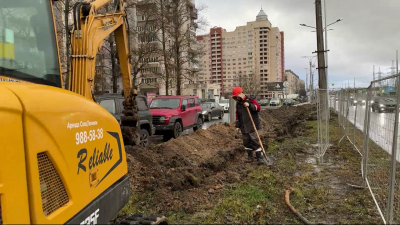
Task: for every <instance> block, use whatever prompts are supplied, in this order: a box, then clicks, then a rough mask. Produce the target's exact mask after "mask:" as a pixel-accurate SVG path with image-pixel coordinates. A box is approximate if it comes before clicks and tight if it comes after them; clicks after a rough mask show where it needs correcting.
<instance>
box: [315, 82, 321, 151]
mask: <svg viewBox="0 0 400 225" xmlns="http://www.w3.org/2000/svg"><path fill="white" fill-rule="evenodd" d="M315 94H316V95H317V96H316V100H317V132H318V134H317V137H318V158H320V157H321V152H322V150H321V148H322V140H321V102H320V100H321V96H319V95H320V89H316V90H315Z"/></svg>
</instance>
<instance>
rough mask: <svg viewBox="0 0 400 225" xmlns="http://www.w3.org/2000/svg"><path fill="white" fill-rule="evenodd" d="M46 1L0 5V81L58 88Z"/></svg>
mask: <svg viewBox="0 0 400 225" xmlns="http://www.w3.org/2000/svg"><path fill="white" fill-rule="evenodd" d="M52 18H53V17H52V10H51V2H50V1H48V0H31V1H24V0H2V1H1V3H0V78H1V80H2V81H11V82H30V83H37V84H44V85H49V86H54V87H59V88H61V87H62V80H61V76H60V66H59V65H60V63H59V57H58V51H57V49H58V48H57V41H56V38H55V30H54V22H53V19H52Z"/></svg>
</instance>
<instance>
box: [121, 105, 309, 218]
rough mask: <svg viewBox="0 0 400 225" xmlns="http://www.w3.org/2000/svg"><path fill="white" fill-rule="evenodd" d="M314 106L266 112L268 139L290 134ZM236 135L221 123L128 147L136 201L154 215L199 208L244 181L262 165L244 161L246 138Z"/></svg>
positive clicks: (264, 121) (263, 118)
mask: <svg viewBox="0 0 400 225" xmlns="http://www.w3.org/2000/svg"><path fill="white" fill-rule="evenodd" d="M311 107H312V106H299V107H281V108H280V109H276V110H267V111H263V112H261V113H260V118H261V121H262V125H263V131H262V132H261V133H260V136H261V137H262V140H263V142H267V139H268V138H276V137H278V136H280V135H284V134H287V133H290V130H291V128H292V127H293V126H295V125H296V124H297V123H298V122H299V121H302V120H304V119H305V117H306V116H307V114H309V113H310V112H311V110H312V109H311ZM235 135H236V133H235V126H234V124H233V123H232V124H229V123H219V124H214V125H212V126H211V127H210V128H208V129H207V130H198V131H196V132H194V133H193V134H190V135H186V136H181V137H179V138H177V139H172V140H170V141H168V142H165V143H162V144H158V145H150V146H149V147H147V148H145V149H143V148H140V147H137V146H135V147H127V148H126V152H127V158H128V164H129V174H130V176H131V177H132V184H131V187H132V193H134V195H135V201H138V202H140V203H141V206H142V207H143V208H144V209H145V210H146V211H147V212H149V213H163V212H166V211H181V212H186V213H193V212H195V210H196V206H197V205H200V204H201V205H204V204H205V203H207V202H208V200H209V199H210V198H212V196H213V194H215V193H216V192H218V191H220V190H222V189H223V187H224V185H225V184H227V183H235V182H238V181H240V180H241V178H242V177H243V176H246V174H247V169H248V168H249V167H252V166H257V165H256V164H255V163H252V164H245V163H244V158H245V157H244V156H245V155H244V147H243V146H242V140H241V139H235Z"/></svg>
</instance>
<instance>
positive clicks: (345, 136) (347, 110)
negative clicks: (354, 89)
mask: <svg viewBox="0 0 400 225" xmlns="http://www.w3.org/2000/svg"><path fill="white" fill-rule="evenodd" d="M345 96H347V103H346V107H345V112H346V117H344V118H343V120H345V121H344V123H343V124H344V135H343V137H342V138H340V140H339V143H340V142H341V141H342V140H343V139H346V138H347V137H348V136H347V132H348V129H349V128H348V123H349V112H350V106H349V103H350V92H348V93H347V94H346V95H345Z"/></svg>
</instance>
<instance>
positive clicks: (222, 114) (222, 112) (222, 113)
mask: <svg viewBox="0 0 400 225" xmlns="http://www.w3.org/2000/svg"><path fill="white" fill-rule="evenodd" d="M218 118H219V119H222V118H224V111H221V114H220V115H219V117H218Z"/></svg>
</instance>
